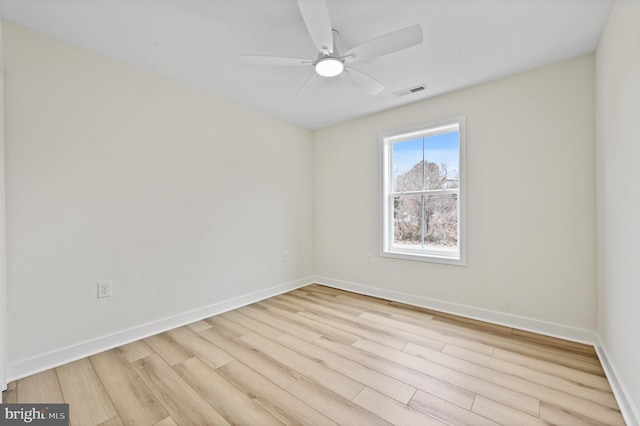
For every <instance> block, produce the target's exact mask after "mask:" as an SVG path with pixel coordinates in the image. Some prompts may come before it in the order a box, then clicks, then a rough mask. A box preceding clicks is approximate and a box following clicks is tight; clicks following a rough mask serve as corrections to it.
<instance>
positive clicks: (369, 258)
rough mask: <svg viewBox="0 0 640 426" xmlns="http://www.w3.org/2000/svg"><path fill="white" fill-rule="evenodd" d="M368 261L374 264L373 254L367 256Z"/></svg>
mask: <svg viewBox="0 0 640 426" xmlns="http://www.w3.org/2000/svg"><path fill="white" fill-rule="evenodd" d="M367 263H368V264H372V263H373V256H371V255H369V256H367Z"/></svg>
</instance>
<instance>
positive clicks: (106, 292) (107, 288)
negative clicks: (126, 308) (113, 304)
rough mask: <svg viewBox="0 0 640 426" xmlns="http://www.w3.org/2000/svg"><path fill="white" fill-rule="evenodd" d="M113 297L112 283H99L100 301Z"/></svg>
mask: <svg viewBox="0 0 640 426" xmlns="http://www.w3.org/2000/svg"><path fill="white" fill-rule="evenodd" d="M105 297H111V281H100V282H98V299H102V298H105Z"/></svg>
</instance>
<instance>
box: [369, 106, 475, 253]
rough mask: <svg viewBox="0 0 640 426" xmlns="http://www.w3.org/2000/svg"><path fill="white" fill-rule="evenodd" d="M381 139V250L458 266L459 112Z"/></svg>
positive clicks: (461, 175) (461, 187) (461, 149)
mask: <svg viewBox="0 0 640 426" xmlns="http://www.w3.org/2000/svg"><path fill="white" fill-rule="evenodd" d="M381 143H382V163H383V182H382V184H383V197H382V198H383V201H382V204H383V206H382V216H383V219H382V221H383V226H382V228H383V238H382V252H381V254H382V255H383V256H390V257H400V258H408V259H416V260H427V261H435V262H443V263H454V264H462V265H464V262H465V258H464V257H465V256H464V254H465V245H464V243H465V241H464V229H465V227H464V219H465V218H464V117H457V118H455V119H451V120H446V121H442V122H438V123H432V124H428V125H425V126H422V127H421V128H419V129H410V130H406V131H400V132H394V133H390V134H386V135H382V137H381Z"/></svg>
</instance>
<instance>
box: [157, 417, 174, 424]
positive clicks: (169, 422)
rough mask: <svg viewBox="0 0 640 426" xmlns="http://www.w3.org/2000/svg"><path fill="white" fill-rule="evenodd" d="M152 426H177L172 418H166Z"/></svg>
mask: <svg viewBox="0 0 640 426" xmlns="http://www.w3.org/2000/svg"><path fill="white" fill-rule="evenodd" d="M154 426H178V424H177V423H176V422H175V421H174V420H173V418H172V417H167V418H166V419H163V420H161V421H159V422H158V423H156V424H155V425H154Z"/></svg>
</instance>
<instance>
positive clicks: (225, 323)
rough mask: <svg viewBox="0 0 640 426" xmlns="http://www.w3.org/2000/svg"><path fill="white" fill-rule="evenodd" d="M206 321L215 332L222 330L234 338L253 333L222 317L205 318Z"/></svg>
mask: <svg viewBox="0 0 640 426" xmlns="http://www.w3.org/2000/svg"><path fill="white" fill-rule="evenodd" d="M206 321H207V323H208V324H210V325H211V326H212V327H214V328H215V329H216V330H218V329H222V330H224V332H225V333H229V334H231V335H233V336H235V337H241V336H244V335H245V334H250V333H253V332H254V331H253V330H249V329H248V328H246V327H244V326H242V325H240V324H238V323H237V322H235V321H231V320H230V319H227V318H225V317H223V316H222V315H218V316H215V317H211V318H207V319H206ZM202 331H204V330H202Z"/></svg>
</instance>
